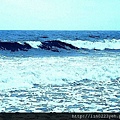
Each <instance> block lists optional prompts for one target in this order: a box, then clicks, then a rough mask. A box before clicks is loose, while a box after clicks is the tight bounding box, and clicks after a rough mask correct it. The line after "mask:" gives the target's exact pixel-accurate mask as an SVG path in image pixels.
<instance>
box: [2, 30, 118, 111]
mask: <svg viewBox="0 0 120 120" xmlns="http://www.w3.org/2000/svg"><path fill="white" fill-rule="evenodd" d="M50 40H59V41H62V42H65V43H69V44H71V45H74V46H76V47H78V48H79V50H72V49H71V50H68V49H67V50H66V49H60V50H59V52H53V51H50V50H43V49H40V48H39V47H38V45H41V44H42V43H41V42H43V41H50ZM0 41H1V42H3V41H4V42H18V43H23V42H26V43H28V44H29V45H31V46H32V47H33V48H32V49H30V50H28V51H15V52H12V51H10V50H2V49H1V50H0V112H120V31H11V30H9V31H0Z"/></svg>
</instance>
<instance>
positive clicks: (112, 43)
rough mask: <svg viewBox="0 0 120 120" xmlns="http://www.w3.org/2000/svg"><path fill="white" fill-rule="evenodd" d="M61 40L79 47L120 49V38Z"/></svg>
mask: <svg viewBox="0 0 120 120" xmlns="http://www.w3.org/2000/svg"><path fill="white" fill-rule="evenodd" d="M62 41H63V42H67V43H70V44H72V45H74V46H76V47H79V48H88V49H94V48H95V49H100V50H104V49H105V48H109V49H120V40H116V39H112V40H101V41H100V42H91V41H87V40H86V41H82V40H75V41H71V40H62Z"/></svg>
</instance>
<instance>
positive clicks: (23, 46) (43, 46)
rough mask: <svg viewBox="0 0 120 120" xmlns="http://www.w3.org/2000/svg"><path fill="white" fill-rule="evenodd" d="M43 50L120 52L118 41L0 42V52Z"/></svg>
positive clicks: (119, 42)
mask: <svg viewBox="0 0 120 120" xmlns="http://www.w3.org/2000/svg"><path fill="white" fill-rule="evenodd" d="M30 49H34V50H37V51H38V50H44V51H46V50H47V51H52V52H61V51H62V50H66V51H69V50H75V51H76V50H79V51H80V50H83V51H91V50H95V51H97V50H98V51H114V52H115V51H120V40H116V39H112V40H101V41H99V42H91V41H87V40H86V41H83V40H74V41H71V40H49V41H43V42H41V41H22V42H21V41H18V42H2V41H1V42H0V50H2V51H7V50H9V51H12V52H15V51H29V50H30Z"/></svg>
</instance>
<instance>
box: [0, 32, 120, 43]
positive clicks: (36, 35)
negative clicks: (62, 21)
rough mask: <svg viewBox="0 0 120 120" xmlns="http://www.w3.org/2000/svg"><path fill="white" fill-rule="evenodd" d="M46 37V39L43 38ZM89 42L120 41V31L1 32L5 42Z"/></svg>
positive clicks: (0, 35) (0, 38)
mask: <svg viewBox="0 0 120 120" xmlns="http://www.w3.org/2000/svg"><path fill="white" fill-rule="evenodd" d="M43 37H46V38H43ZM56 39H61V40H88V41H93V42H95V41H101V40H104V39H108V40H111V39H116V40H118V39H120V31H40V30H29V31H28V30H12V31H11V30H0V40H1V41H4V40H7V41H18V40H19V41H20V40H21V41H22V40H28V41H29V40H33V41H44V40H56Z"/></svg>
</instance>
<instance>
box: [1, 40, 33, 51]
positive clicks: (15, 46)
mask: <svg viewBox="0 0 120 120" xmlns="http://www.w3.org/2000/svg"><path fill="white" fill-rule="evenodd" d="M31 48H32V47H31V46H30V45H29V44H27V43H26V42H24V44H20V43H17V42H0V49H1V50H11V51H12V52H15V51H18V50H23V51H28V49H31Z"/></svg>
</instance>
